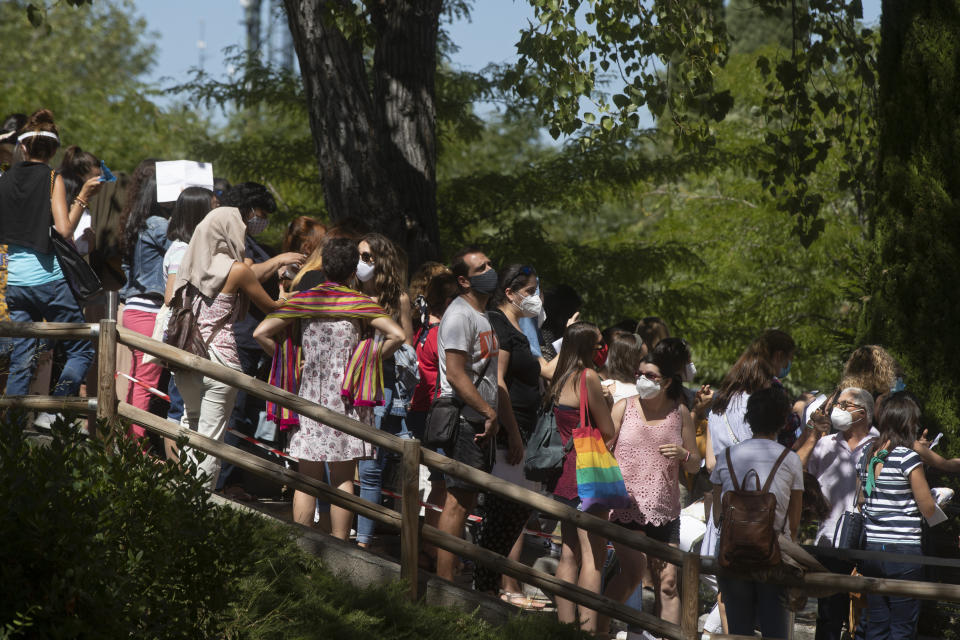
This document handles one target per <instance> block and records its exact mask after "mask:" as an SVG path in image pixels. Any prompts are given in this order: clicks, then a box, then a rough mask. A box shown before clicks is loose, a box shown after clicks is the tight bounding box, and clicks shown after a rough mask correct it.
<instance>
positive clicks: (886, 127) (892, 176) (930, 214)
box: [860, 2, 960, 456]
mask: <svg viewBox="0 0 960 640" xmlns="http://www.w3.org/2000/svg"><path fill="white" fill-rule="evenodd" d="M888 5H892V6H888ZM888 10H889V11H890V14H889V15H888V14H886V13H885V15H884V20H883V25H884V32H883V34H882V36H883V47H884V49H883V51H882V54H883V55H881V57H880V62H881V67H880V88H881V92H880V95H881V98H882V100H883V102H882V104H881V107H880V114H881V121H880V140H879V148H880V157H881V158H882V165H881V166H880V167H879V173H878V191H879V194H880V204H879V206H878V207H877V209H876V212H875V215H874V218H873V221H874V224H875V228H876V252H875V255H874V256H872V260H871V270H870V273H869V284H870V288H869V290H868V293H869V294H870V297H869V302H868V305H867V309H866V312H865V313H864V315H863V322H862V324H861V326H860V336H861V339H863V340H865V341H867V340H869V341H876V342H879V343H881V344H884V345H886V346H887V347H888V348H889V349H890V350H891V353H892V354H893V355H894V357H895V358H896V359H897V361H898V362H899V364H900V365H901V366H902V367H903V369H904V371H905V379H906V383H907V387H908V389H909V390H911V391H913V392H914V393H916V394H917V395H918V396H919V397H920V398H921V399H922V400H923V401H924V402H925V412H924V421H925V422H924V426H925V427H929V428H930V430H931V433H933V432H935V431H936V430H941V429H942V430H945V431H946V432H947V433H948V434H949V435H952V436H954V438H951V439H950V440H949V441H948V443H947V451H948V452H949V453H950V455H952V456H957V455H960V441H958V439H957V438H956V436H957V435H958V434H960V394H958V392H957V385H956V377H957V376H956V372H955V369H956V363H955V360H956V354H957V353H958V352H960V334H958V332H957V330H956V326H955V324H956V318H958V317H960V299H958V297H957V296H956V294H955V290H956V283H957V282H958V281H960V249H958V247H960V226H958V225H957V216H958V213H960V170H958V167H957V163H956V158H957V155H958V153H960V133H958V132H960V119H958V116H957V111H956V104H957V101H958V100H960V82H958V80H957V76H956V64H955V61H956V59H957V56H960V18H958V17H957V14H956V11H955V9H954V7H952V6H950V7H947V6H941V5H939V4H938V3H931V2H916V3H906V4H900V3H885V5H884V11H885V12H886V11H888ZM944 455H947V454H944Z"/></svg>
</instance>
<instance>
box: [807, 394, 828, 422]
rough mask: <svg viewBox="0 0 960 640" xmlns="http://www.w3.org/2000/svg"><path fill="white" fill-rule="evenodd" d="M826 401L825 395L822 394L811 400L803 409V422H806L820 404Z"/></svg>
mask: <svg viewBox="0 0 960 640" xmlns="http://www.w3.org/2000/svg"><path fill="white" fill-rule="evenodd" d="M826 401H827V396H826V395H824V394H822V393H821V394H820V395H818V396H817V397H816V398H814V399H813V401H812V402H811V403H810V404H808V405H807V406H806V408H805V409H804V410H803V424H807V422H808V421H809V420H810V416H812V415H813V412H814V411H816V410H817V409H819V408H820V406H821V405H822V404H823V403H824V402H826Z"/></svg>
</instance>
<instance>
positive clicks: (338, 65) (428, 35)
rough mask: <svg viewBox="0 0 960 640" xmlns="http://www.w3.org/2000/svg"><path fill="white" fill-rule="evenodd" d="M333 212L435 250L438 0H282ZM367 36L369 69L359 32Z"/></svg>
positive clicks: (416, 253)
mask: <svg viewBox="0 0 960 640" xmlns="http://www.w3.org/2000/svg"><path fill="white" fill-rule="evenodd" d="M371 5H373V3H371ZM284 6H285V7H286V12H287V19H288V22H289V25H290V32H291V34H292V35H293V42H294V46H295V47H296V51H297V56H298V57H299V60H300V71H301V75H302V77H303V83H304V89H305V92H306V96H307V101H308V105H307V108H308V112H309V114H310V128H311V131H312V133H313V137H314V141H315V144H316V154H317V162H318V165H319V168H320V181H321V184H322V186H323V192H324V200H325V202H326V206H327V211H328V213H329V214H330V217H331V219H332V220H333V221H340V220H344V219H346V218H358V219H361V220H363V221H364V222H366V223H367V224H368V225H369V226H370V227H371V228H372V229H373V230H375V231H378V232H380V233H383V234H384V235H386V236H388V237H389V238H391V239H392V240H394V241H395V242H397V244H398V245H399V246H400V247H401V248H403V249H404V250H406V251H407V253H408V255H409V258H410V263H411V267H415V266H417V265H419V264H420V263H421V262H423V261H424V260H428V259H434V258H436V256H437V255H439V248H438V246H437V245H438V237H439V233H438V229H437V205H436V122H435V108H434V76H435V73H436V50H437V31H438V28H439V19H440V6H441V0H424V1H416V0H409V1H401V0H391V1H390V2H385V3H380V4H376V5H373V6H372V9H371V15H372V22H373V25H372V28H371V25H369V24H365V23H363V22H362V19H361V18H357V17H353V4H352V3H351V2H349V1H347V0H329V1H327V2H317V1H310V0H284ZM368 33H372V34H373V41H374V51H373V54H374V55H373V66H372V74H371V73H368V69H367V63H366V60H365V58H364V53H365V49H364V46H363V36H364V35H365V34H368Z"/></svg>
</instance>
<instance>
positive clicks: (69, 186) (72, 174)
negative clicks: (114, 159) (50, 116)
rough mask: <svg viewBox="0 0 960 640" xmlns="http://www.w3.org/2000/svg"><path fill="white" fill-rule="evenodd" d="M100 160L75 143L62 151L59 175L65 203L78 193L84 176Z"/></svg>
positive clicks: (84, 178) (95, 166)
mask: <svg viewBox="0 0 960 640" xmlns="http://www.w3.org/2000/svg"><path fill="white" fill-rule="evenodd" d="M99 164H100V161H99V160H98V159H97V157H96V156H95V155H93V154H92V153H90V152H89V151H84V150H83V149H81V148H80V147H78V146H77V145H75V144H72V145H70V146H69V147H67V148H66V150H65V151H64V152H63V160H61V161H60V169H59V171H60V177H61V178H63V186H64V187H65V188H66V190H67V204H69V203H70V202H72V201H73V199H74V198H76V197H77V194H79V193H80V189H81V188H82V187H83V183H84V182H85V181H86V176H87V175H88V174H89V173H90V172H91V171H93V170H94V169H96V168H97V166H99Z"/></svg>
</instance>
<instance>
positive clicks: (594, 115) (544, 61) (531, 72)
mask: <svg viewBox="0 0 960 640" xmlns="http://www.w3.org/2000/svg"><path fill="white" fill-rule="evenodd" d="M530 4H531V5H532V6H533V9H534V15H535V18H536V20H535V21H533V22H531V24H530V25H529V27H527V28H526V29H525V30H524V31H523V32H522V33H521V36H520V42H519V43H518V45H517V50H518V52H519V54H520V60H519V62H518V63H517V65H516V67H515V69H514V70H513V71H512V72H511V73H510V74H509V75H508V76H507V77H506V78H505V81H506V82H507V83H508V84H510V85H511V86H513V87H514V88H515V90H516V92H517V94H518V95H519V96H520V97H521V98H525V99H532V100H533V103H534V105H535V107H536V109H537V112H538V114H539V115H540V116H541V117H542V118H543V120H544V123H545V124H546V125H547V127H548V128H549V131H550V135H552V136H553V137H554V138H558V137H560V135H561V134H566V135H572V134H577V135H578V137H579V138H580V143H581V145H582V146H584V147H587V146H589V145H590V144H591V143H592V142H593V141H596V140H599V139H610V138H613V139H617V138H623V137H625V136H629V135H630V133H631V132H632V130H635V129H636V128H637V127H638V126H639V123H640V115H639V113H638V110H639V109H641V108H644V107H645V108H647V109H649V111H650V113H651V114H652V115H653V116H654V118H656V119H660V118H665V119H668V120H669V121H670V128H671V130H672V131H673V133H674V134H675V137H676V139H677V140H678V141H679V142H680V143H681V144H682V145H687V144H693V145H695V146H698V145H701V144H703V143H710V142H711V141H712V131H711V128H710V122H711V121H717V120H721V119H722V118H723V116H724V114H725V113H726V112H727V110H728V109H729V108H730V106H731V105H730V99H729V95H727V94H725V93H724V92H719V91H716V90H715V87H714V86H713V75H714V73H715V72H716V70H717V68H718V67H720V66H722V65H723V63H724V60H725V58H726V53H727V36H726V29H725V27H724V24H723V21H722V20H721V19H720V16H721V14H722V10H721V5H720V3H719V2H712V1H711V2H695V3H691V2H685V1H683V0H656V1H655V2H650V3H643V2H627V1H624V0H588V1H587V2H581V1H580V0H576V1H573V2H558V0H530ZM668 66H669V70H670V72H669V73H665V71H666V69H667V67H668ZM608 87H609V92H610V93H609V94H606V93H602V92H603V91H606V90H607V89H608ZM584 102H587V103H589V104H590V106H589V107H588V108H587V111H586V112H585V113H583V116H582V117H581V115H580V113H581V106H582V105H583V103H584Z"/></svg>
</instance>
